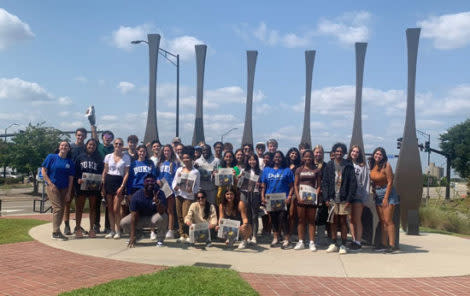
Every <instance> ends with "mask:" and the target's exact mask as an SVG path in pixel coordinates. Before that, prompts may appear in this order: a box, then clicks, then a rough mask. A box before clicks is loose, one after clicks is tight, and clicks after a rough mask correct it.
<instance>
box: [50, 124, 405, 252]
mask: <svg viewBox="0 0 470 296" xmlns="http://www.w3.org/2000/svg"><path fill="white" fill-rule="evenodd" d="M86 136H87V131H86V130H85V129H84V128H79V129H77V130H76V133H75V137H76V141H75V143H72V144H70V143H68V142H67V141H63V142H60V143H59V147H58V149H57V151H56V152H55V153H53V154H49V155H48V156H47V157H46V159H45V160H44V162H43V164H42V170H41V172H42V176H43V178H44V182H45V184H46V185H47V187H46V189H47V194H48V197H49V200H50V201H51V204H52V209H53V223H52V224H53V233H52V238H53V239H61V240H67V238H68V237H67V236H65V235H64V234H63V233H62V232H61V230H60V226H61V223H62V221H64V223H65V227H64V233H65V234H66V235H72V231H71V229H70V223H69V216H70V202H71V200H72V198H73V197H74V198H75V211H76V213H75V219H76V226H75V229H74V231H73V233H74V235H75V236H76V237H77V238H81V237H84V236H85V235H88V237H89V238H94V237H96V235H97V234H98V233H101V232H102V231H101V224H100V223H101V204H102V203H103V204H105V210H106V213H105V225H104V231H103V232H104V234H105V238H109V239H111V238H113V239H120V238H121V236H122V235H123V233H126V234H128V235H129V241H128V246H129V247H134V246H135V244H136V241H137V240H138V238H139V236H140V235H141V231H140V229H142V228H144V227H147V228H149V229H150V238H151V239H152V240H156V241H157V246H162V245H163V243H164V240H165V239H173V238H177V239H178V242H181V243H188V242H190V238H189V229H190V227H191V226H192V225H195V224H199V223H207V224H208V228H209V229H210V230H211V231H212V232H214V233H215V231H217V230H218V229H219V227H220V226H221V225H220V222H221V220H222V219H230V220H235V221H238V222H239V224H240V227H239V235H240V242H239V244H238V248H240V249H243V248H246V247H247V246H248V245H249V244H257V242H258V239H259V230H260V226H259V225H258V224H259V222H258V221H259V220H260V219H259V218H260V217H261V218H262V219H261V221H262V223H263V227H262V230H263V231H262V232H263V233H262V234H264V235H271V233H272V238H273V239H272V242H271V247H276V246H280V247H281V248H283V249H288V248H291V247H293V248H294V249H295V250H301V249H305V248H308V249H309V250H310V251H316V250H317V246H316V243H315V234H316V231H315V228H316V226H317V225H327V227H326V228H327V233H328V237H329V239H330V244H329V246H328V248H327V250H326V252H339V253H340V254H346V253H347V252H348V250H358V249H361V247H362V245H361V240H362V232H363V227H362V222H361V217H362V212H363V208H364V204H366V203H367V202H368V200H369V199H370V198H374V199H375V205H376V210H377V214H378V217H379V220H380V222H381V227H382V232H381V233H382V237H381V242H382V243H381V245H377V246H376V249H379V250H381V251H385V252H394V251H395V250H397V246H396V244H395V225H394V223H393V221H392V218H393V212H394V207H395V205H397V204H398V203H399V197H398V195H397V194H396V191H395V189H394V187H393V185H392V184H393V172H392V168H391V166H390V164H389V163H388V161H387V154H386V152H385V150H384V149H383V148H381V147H378V148H376V149H375V150H374V151H373V153H372V155H371V157H370V158H369V159H368V161H366V157H365V153H364V151H362V149H361V147H359V146H357V145H352V146H351V147H350V149H349V151H348V149H347V147H346V145H345V144H342V143H337V144H335V145H334V146H333V147H332V149H331V152H330V160H329V161H328V162H327V161H325V160H324V154H325V152H324V149H323V147H322V146H321V145H317V146H315V147H313V149H312V148H311V147H309V145H308V144H300V145H299V147H298V148H295V147H293V148H291V149H289V150H288V152H287V154H286V155H284V153H283V152H282V151H280V150H278V143H277V141H276V140H274V139H270V140H268V141H267V143H266V144H264V143H257V144H256V145H255V147H253V145H251V144H244V145H242V147H241V148H239V149H236V150H235V151H234V149H233V145H232V144H231V143H222V142H216V143H214V144H213V145H212V146H210V145H208V144H206V143H200V144H199V145H198V146H195V147H193V146H185V145H183V144H182V143H181V140H180V139H179V138H174V139H173V141H172V143H171V144H167V145H161V143H160V142H158V141H154V142H152V143H147V145H138V143H139V141H138V138H137V136H135V135H131V136H129V137H128V138H127V147H126V148H125V147H124V140H123V139H122V138H114V135H113V133H112V132H111V131H104V132H103V133H102V135H101V142H100V141H99V139H98V135H97V132H96V127H95V126H94V125H92V137H91V138H90V139H88V140H86ZM85 140H86V141H85ZM266 148H267V151H265V150H266ZM227 169H228V170H227ZM227 171H228V172H230V174H231V175H230V176H228V177H230V178H227V180H229V182H221V181H220V180H219V179H218V176H219V174H221V173H222V172H225V174H227ZM87 199H88V201H89V209H90V210H89V218H90V229H89V230H88V231H85V230H84V229H83V228H82V226H81V221H82V213H83V209H84V205H85V201H86V200H87ZM307 229H308V231H307ZM338 229H339V230H340V239H338V238H337V232H338ZM348 232H350V234H351V236H352V241H351V243H349V244H347V235H348ZM295 233H297V237H298V240H296V242H295V241H293V237H295V235H294V234H295ZM307 235H308V240H307V238H306V236H307ZM223 240H225V238H224V239H223ZM225 243H226V244H227V245H230V246H231V245H232V244H233V241H232V240H230V239H226V240H225ZM206 244H207V245H211V241H210V240H207V241H206Z"/></svg>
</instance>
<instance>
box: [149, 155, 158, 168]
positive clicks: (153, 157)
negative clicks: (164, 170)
mask: <svg viewBox="0 0 470 296" xmlns="http://www.w3.org/2000/svg"><path fill="white" fill-rule="evenodd" d="M150 160H151V161H153V164H154V165H155V167H157V166H158V157H156V156H155V155H154V156H151V157H150Z"/></svg>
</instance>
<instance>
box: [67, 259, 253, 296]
mask: <svg viewBox="0 0 470 296" xmlns="http://www.w3.org/2000/svg"><path fill="white" fill-rule="evenodd" d="M60 295H93V296H98V295H185V296H186V295H198V296H199V295H237V296H238V295H258V293H257V292H256V291H255V290H253V288H251V286H250V285H249V284H248V283H247V282H245V281H244V280H243V279H242V278H241V277H240V276H239V275H238V273H237V272H236V271H233V270H230V269H219V268H204V267H194V266H179V267H172V268H169V269H166V270H163V271H160V272H157V273H153V274H149V275H141V276H137V277H129V278H126V279H123V280H114V281H111V282H109V283H106V284H101V285H98V286H95V287H92V288H83V289H78V290H74V291H71V292H67V293H63V294H60Z"/></svg>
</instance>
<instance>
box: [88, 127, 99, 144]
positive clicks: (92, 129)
mask: <svg viewBox="0 0 470 296" xmlns="http://www.w3.org/2000/svg"><path fill="white" fill-rule="evenodd" d="M90 128H91V137H92V138H93V139H95V140H96V141H97V142H98V143H99V142H100V139H98V133H97V132H96V125H94V124H92V125H91V127H90ZM96 148H98V147H96Z"/></svg>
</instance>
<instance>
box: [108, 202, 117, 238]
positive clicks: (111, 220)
mask: <svg viewBox="0 0 470 296" xmlns="http://www.w3.org/2000/svg"><path fill="white" fill-rule="evenodd" d="M106 208H107V209H108V219H109V228H110V230H111V232H116V224H114V195H112V194H106Z"/></svg>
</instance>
